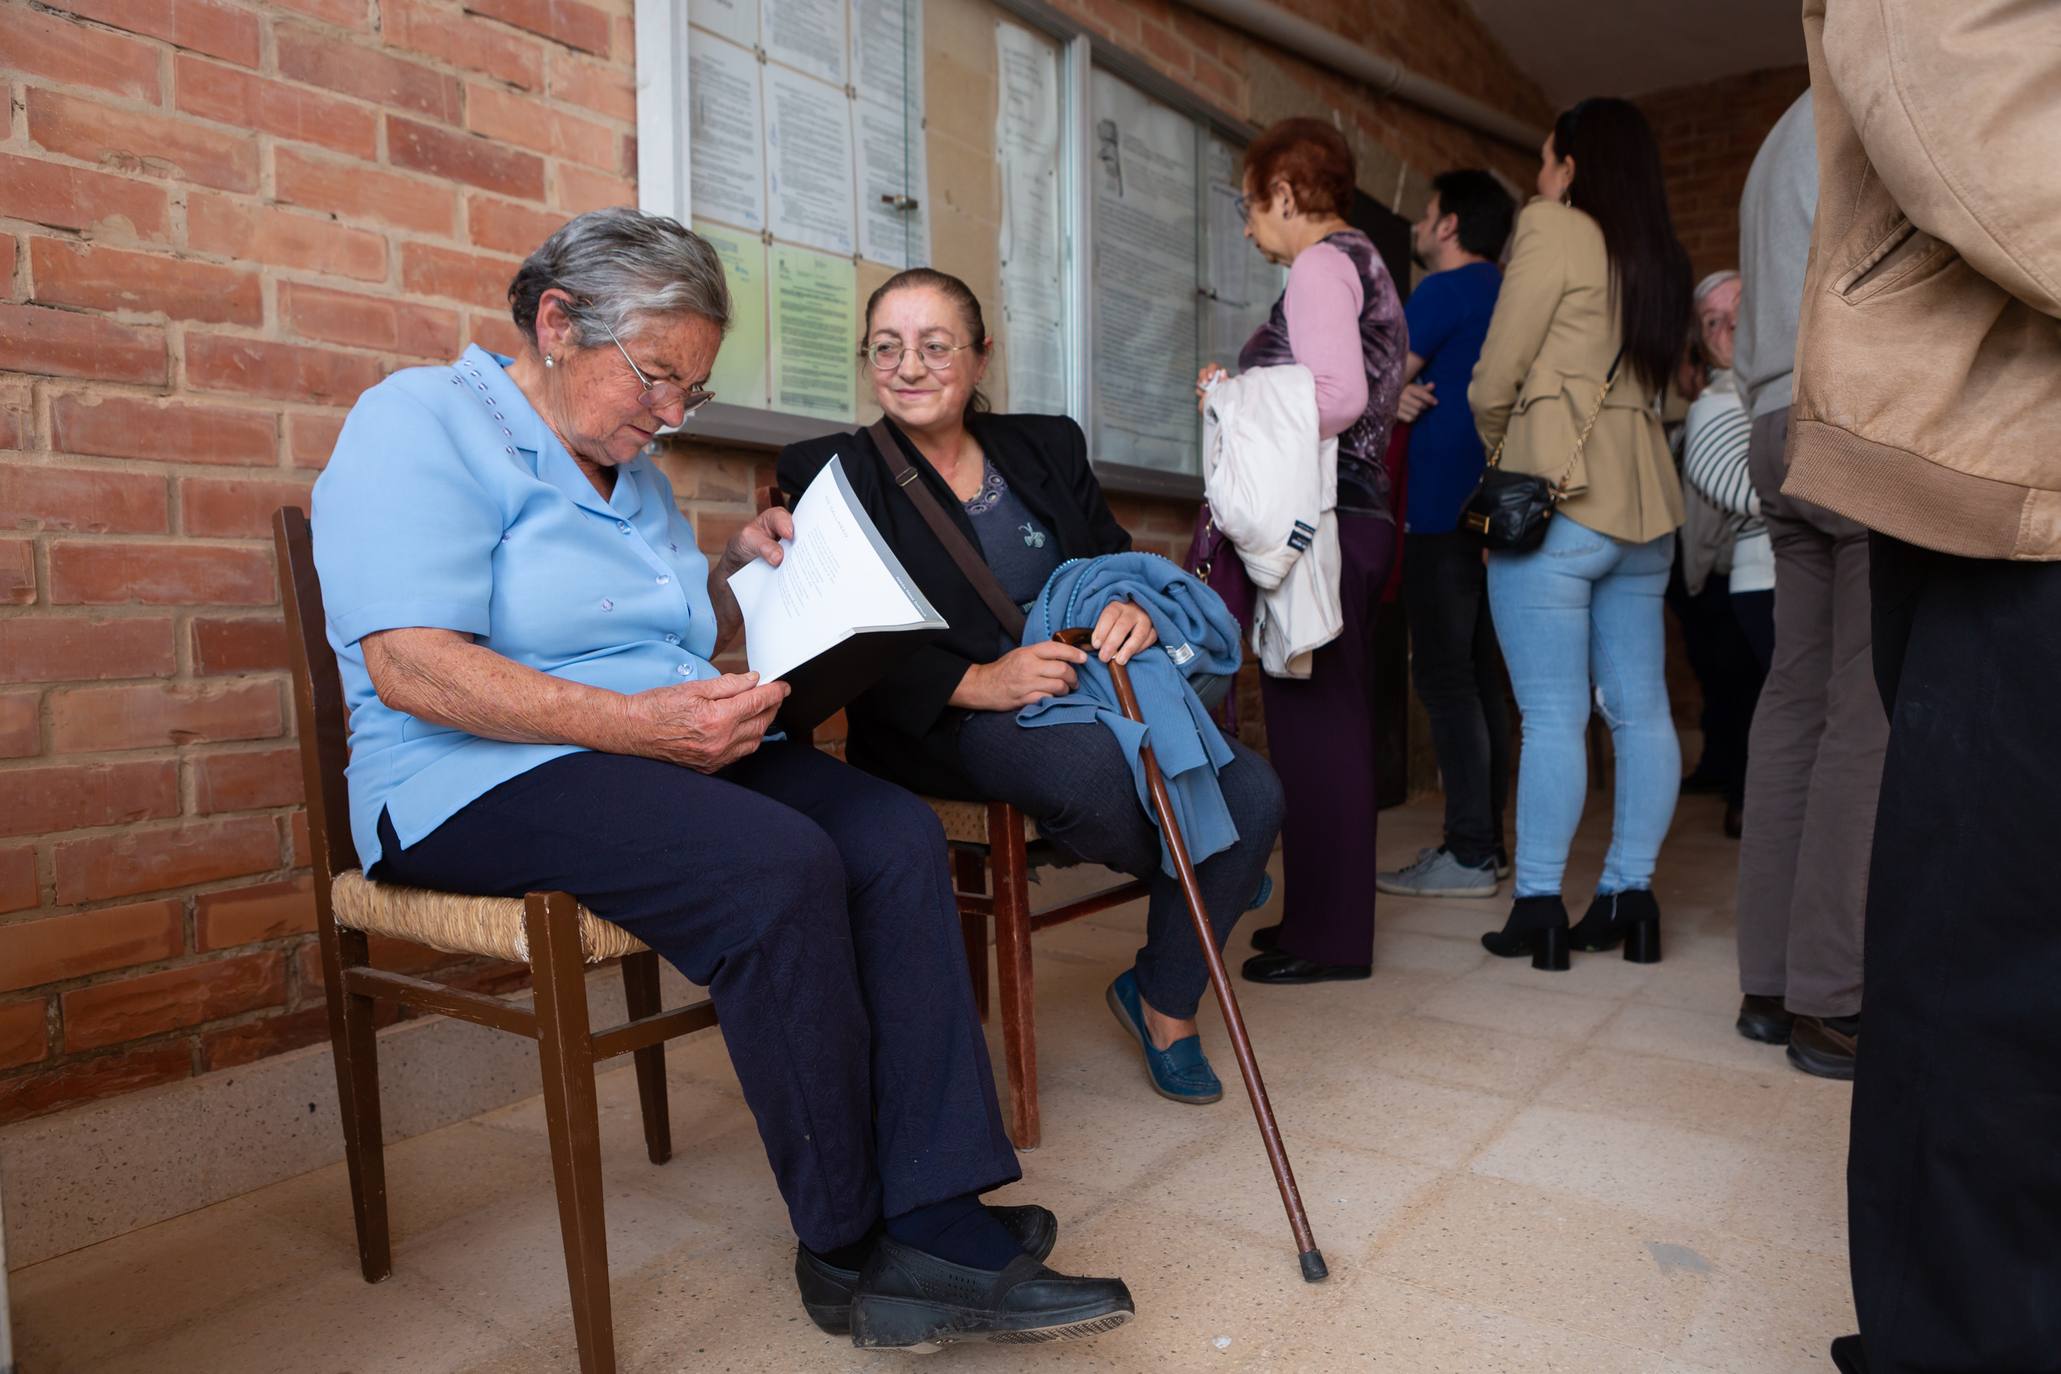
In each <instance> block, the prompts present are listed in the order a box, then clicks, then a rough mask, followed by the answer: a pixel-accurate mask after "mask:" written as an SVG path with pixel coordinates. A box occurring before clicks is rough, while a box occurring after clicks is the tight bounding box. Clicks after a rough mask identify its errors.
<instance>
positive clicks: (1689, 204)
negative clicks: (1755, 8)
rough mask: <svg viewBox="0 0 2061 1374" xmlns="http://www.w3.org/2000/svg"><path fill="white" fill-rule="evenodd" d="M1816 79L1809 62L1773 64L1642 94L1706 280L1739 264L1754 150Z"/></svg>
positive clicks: (1676, 206)
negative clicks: (1743, 201)
mask: <svg viewBox="0 0 2061 1374" xmlns="http://www.w3.org/2000/svg"><path fill="white" fill-rule="evenodd" d="M1810 84H1811V74H1810V68H1808V67H1804V66H1795V67H1771V68H1769V69H1768V70H1766V71H1758V72H1748V73H1746V74H1745V75H1743V76H1729V77H1726V78H1724V79H1723V80H1720V81H1708V82H1705V83H1703V84H1702V85H1698V86H1678V87H1676V88H1674V89H1673V90H1666V91H1656V92H1654V93H1653V94H1651V95H1642V96H1640V97H1639V98H1638V104H1639V108H1640V109H1642V110H1644V111H1645V113H1646V117H1647V118H1648V119H1649V120H1651V121H1652V122H1653V132H1654V135H1655V136H1656V137H1657V138H1658V139H1659V140H1660V156H1661V161H1662V164H1663V165H1664V166H1665V167H1666V169H1667V197H1668V204H1669V206H1670V208H1672V209H1673V211H1674V216H1675V229H1676V231H1677V232H1678V233H1679V234H1680V235H1681V238H1682V246H1683V247H1685V248H1687V249H1688V250H1689V260H1690V261H1691V262H1692V263H1694V264H1695V267H1696V276H1697V278H1698V279H1699V280H1700V279H1701V278H1702V277H1703V275H1704V274H1705V273H1708V272H1715V271H1717V270H1718V269H1719V268H1724V267H1737V266H1738V265H1739V196H1740V194H1741V193H1742V192H1744V191H1745V189H1746V173H1747V171H1748V169H1750V168H1751V167H1752V166H1753V155H1754V154H1755V153H1757V152H1759V151H1760V145H1761V140H1763V139H1765V138H1766V137H1767V136H1768V130H1770V129H1772V128H1774V127H1775V121H1776V120H1778V119H1780V118H1781V117H1782V112H1783V111H1784V110H1786V109H1788V108H1789V106H1790V105H1791V104H1792V103H1793V102H1794V101H1795V99H1796V97H1798V96H1800V95H1802V94H1803V93H1804V91H1805V90H1807V89H1809V87H1810Z"/></svg>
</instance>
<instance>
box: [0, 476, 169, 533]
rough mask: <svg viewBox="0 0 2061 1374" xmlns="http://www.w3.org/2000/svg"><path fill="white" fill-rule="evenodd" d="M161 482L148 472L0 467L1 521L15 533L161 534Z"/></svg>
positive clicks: (163, 504)
mask: <svg viewBox="0 0 2061 1374" xmlns="http://www.w3.org/2000/svg"><path fill="white" fill-rule="evenodd" d="M165 509H166V500H165V479H164V478H162V477H158V476H156V475H154V474H151V473H127V472H95V471H92V470H91V469H87V468H79V467H70V466H61V465H56V464H52V465H46V466H31V465H29V464H27V463H0V511H4V512H6V514H5V515H0V520H5V519H11V520H12V521H13V523H14V527H15V528H16V529H45V530H82V531H86V532H88V533H93V534H107V533H110V532H113V533H120V534H162V533H164V532H165V530H167V529H168V528H170V527H169V526H168V525H167V524H166V515H165Z"/></svg>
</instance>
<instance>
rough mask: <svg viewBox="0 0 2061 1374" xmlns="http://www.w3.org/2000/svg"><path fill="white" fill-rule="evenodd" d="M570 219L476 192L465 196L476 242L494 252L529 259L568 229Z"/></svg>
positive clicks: (468, 227) (469, 230) (469, 228)
mask: <svg viewBox="0 0 2061 1374" xmlns="http://www.w3.org/2000/svg"><path fill="white" fill-rule="evenodd" d="M565 221H566V217H565V216H564V215H562V214H560V213H558V212H557V211H555V210H540V209H538V208H536V207H535V206H533V205H518V204H516V203H515V202H514V201H509V200H497V199H495V198H494V197H492V196H486V195H481V194H479V193H478V192H474V193H472V194H470V195H468V196H466V197H465V224H466V230H467V233H468V234H469V235H470V237H471V239H472V242H473V243H474V244H475V245H477V246H478V247H481V248H484V249H486V250H487V251H489V252H492V253H511V254H513V255H515V256H516V257H519V258H526V257H528V256H529V255H530V253H531V252H533V251H534V250H535V249H536V247H537V245H539V244H541V243H542V242H543V241H544V240H545V239H548V238H550V237H551V236H552V235H553V234H555V233H557V232H558V230H559V229H560V228H561V227H563V226H564V224H565Z"/></svg>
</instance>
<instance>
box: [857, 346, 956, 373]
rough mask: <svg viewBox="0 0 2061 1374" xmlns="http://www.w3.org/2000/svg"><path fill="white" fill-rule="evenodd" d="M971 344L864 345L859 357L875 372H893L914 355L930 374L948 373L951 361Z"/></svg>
mask: <svg viewBox="0 0 2061 1374" xmlns="http://www.w3.org/2000/svg"><path fill="white" fill-rule="evenodd" d="M971 347H973V345H972V344H948V343H946V342H945V341H944V340H943V339H929V340H926V341H925V342H923V343H920V344H916V345H913V346H911V345H908V344H898V343H874V344H866V345H864V346H863V347H861V348H860V349H859V356H860V357H862V358H864V359H865V360H866V361H867V362H869V363H871V364H873V370H874V371H875V372H893V371H894V370H895V369H897V368H899V367H900V366H901V365H902V359H904V358H906V357H908V356H909V355H910V354H911V353H914V354H915V355H916V356H917V357H919V358H921V359H923V365H924V366H925V367H927V368H929V369H930V370H931V371H932V372H949V371H951V370H952V359H954V358H955V357H957V356H958V355H959V354H961V353H964V352H965V351H966V350H967V349H969V348H971Z"/></svg>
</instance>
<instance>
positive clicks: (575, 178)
mask: <svg viewBox="0 0 2061 1374" xmlns="http://www.w3.org/2000/svg"><path fill="white" fill-rule="evenodd" d="M557 203H558V205H559V206H560V207H561V208H562V209H564V211H565V212H566V214H567V215H569V216H570V215H583V214H585V213H586V212H587V211H589V210H606V209H609V208H611V207H613V206H617V205H635V204H636V203H637V188H636V186H635V185H633V184H632V183H630V182H628V181H625V180H623V179H622V178H621V177H615V176H609V175H607V174H605V173H602V172H590V171H588V170H587V169H586V168H585V167H574V166H571V165H569V164H567V163H560V164H559V165H558V201H557Z"/></svg>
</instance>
